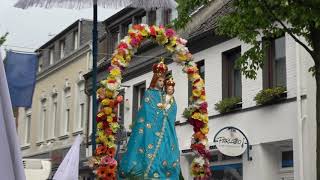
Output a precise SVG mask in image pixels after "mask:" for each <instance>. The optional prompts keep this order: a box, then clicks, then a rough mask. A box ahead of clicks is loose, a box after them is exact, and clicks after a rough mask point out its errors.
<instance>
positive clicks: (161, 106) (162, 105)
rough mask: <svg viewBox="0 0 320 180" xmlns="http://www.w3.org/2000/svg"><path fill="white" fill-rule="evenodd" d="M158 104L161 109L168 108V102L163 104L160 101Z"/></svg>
mask: <svg viewBox="0 0 320 180" xmlns="http://www.w3.org/2000/svg"><path fill="white" fill-rule="evenodd" d="M157 106H158V108H159V109H165V108H166V104H163V103H158V104H157Z"/></svg>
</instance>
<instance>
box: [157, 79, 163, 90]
mask: <svg viewBox="0 0 320 180" xmlns="http://www.w3.org/2000/svg"><path fill="white" fill-rule="evenodd" d="M163 86H164V78H163V77H159V78H158V80H157V83H156V88H157V89H162V88H163Z"/></svg>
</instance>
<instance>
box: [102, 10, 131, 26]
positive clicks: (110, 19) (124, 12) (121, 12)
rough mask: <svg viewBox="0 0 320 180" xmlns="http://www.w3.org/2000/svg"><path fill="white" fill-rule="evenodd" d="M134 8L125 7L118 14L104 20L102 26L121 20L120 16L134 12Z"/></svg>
mask: <svg viewBox="0 0 320 180" xmlns="http://www.w3.org/2000/svg"><path fill="white" fill-rule="evenodd" d="M134 9H135V8H132V7H125V8H123V9H122V10H120V11H119V12H117V13H115V14H114V15H112V16H110V17H108V19H106V20H104V21H103V23H104V24H110V23H112V22H113V21H115V20H117V19H119V18H121V17H122V16H124V15H126V14H127V13H128V12H130V11H132V10H134Z"/></svg>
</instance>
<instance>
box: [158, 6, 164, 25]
mask: <svg viewBox="0 0 320 180" xmlns="http://www.w3.org/2000/svg"><path fill="white" fill-rule="evenodd" d="M162 17H163V11H162V9H157V10H156V25H157V26H159V25H162V24H163V22H162V19H163V18H162Z"/></svg>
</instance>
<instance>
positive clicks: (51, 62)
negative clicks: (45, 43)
mask: <svg viewBox="0 0 320 180" xmlns="http://www.w3.org/2000/svg"><path fill="white" fill-rule="evenodd" d="M53 52H54V49H53V47H51V48H50V49H49V62H50V65H52V64H53V63H54V59H53Z"/></svg>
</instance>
